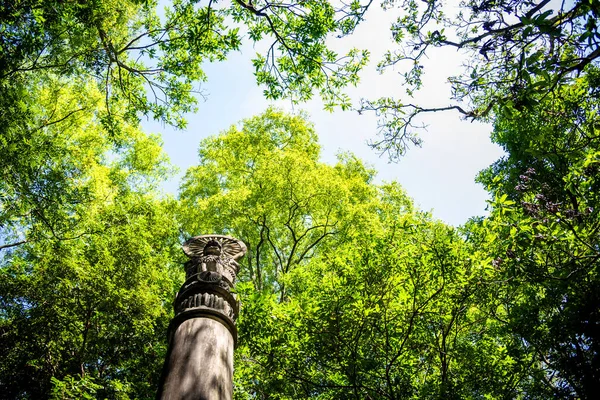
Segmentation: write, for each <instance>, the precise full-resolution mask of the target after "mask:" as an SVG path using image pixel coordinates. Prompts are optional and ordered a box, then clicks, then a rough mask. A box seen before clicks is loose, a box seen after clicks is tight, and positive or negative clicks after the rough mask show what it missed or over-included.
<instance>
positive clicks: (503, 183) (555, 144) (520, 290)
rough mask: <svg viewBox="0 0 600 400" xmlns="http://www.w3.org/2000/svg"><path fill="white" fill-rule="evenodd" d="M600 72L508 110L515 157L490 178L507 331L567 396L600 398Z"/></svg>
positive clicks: (552, 389)
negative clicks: (531, 105)
mask: <svg viewBox="0 0 600 400" xmlns="http://www.w3.org/2000/svg"><path fill="white" fill-rule="evenodd" d="M598 77H599V73H598V70H597V69H596V68H588V70H587V72H586V73H585V74H584V75H583V76H582V77H581V78H579V79H578V80H577V81H576V82H574V83H573V84H572V85H566V86H562V87H560V88H558V89H557V92H556V93H554V94H552V95H549V96H546V97H545V98H543V99H541V100H540V103H539V105H538V106H536V107H535V108H534V109H533V110H531V111H520V112H519V111H515V112H514V115H512V116H511V117H508V116H507V117H503V118H499V119H498V120H497V121H496V124H495V132H494V136H493V137H494V139H495V140H496V141H497V142H498V143H500V144H501V145H503V146H504V147H505V149H506V150H507V151H508V155H507V156H506V157H504V158H503V159H501V160H499V161H498V162H496V163H495V164H494V165H493V166H491V167H490V168H489V169H488V170H486V171H484V172H483V173H482V174H481V176H480V180H481V181H482V182H484V183H485V184H487V185H488V187H489V188H490V190H491V191H492V193H493V194H494V196H495V200H494V202H493V203H492V205H493V210H492V215H491V218H490V220H489V221H487V223H486V226H487V228H486V229H487V231H488V239H487V240H488V241H489V244H488V249H489V252H490V255H491V256H492V257H493V258H494V259H495V260H494V264H495V266H496V269H497V271H498V275H499V276H498V277H496V278H494V279H495V280H497V281H500V282H504V284H503V286H504V287H503V292H504V295H503V296H500V297H499V298H503V299H505V301H506V300H508V301H507V302H505V303H504V304H501V307H502V308H503V309H504V314H505V317H504V318H505V321H506V323H507V329H509V330H510V331H512V332H514V333H516V334H518V335H519V336H520V337H521V338H522V340H523V341H524V343H527V347H528V348H529V350H531V351H532V352H533V353H534V354H535V356H536V358H537V362H538V363H539V364H540V365H542V366H543V367H544V369H546V371H547V372H546V373H545V374H544V375H543V376H542V377H541V378H542V379H541V380H540V381H539V382H538V383H539V385H540V386H542V387H543V388H544V389H545V390H546V391H547V392H548V395H554V396H558V397H564V398H571V397H578V398H590V399H591V398H594V397H595V396H596V393H597V382H598V378H599V377H600V358H599V354H600V331H599V330H598V326H600V322H599V319H598V318H599V314H598V309H599V308H600V298H599V297H598V293H599V291H598V289H599V287H600V281H599V280H598V277H599V275H598V260H600V252H599V251H598V249H599V243H598V230H599V229H600V219H599V214H598V210H599V206H600V204H599V203H598V202H599V200H600V198H599V197H598V185H599V182H598V173H597V172H598V166H599V165H600V158H599V155H600V147H599V146H600V142H599V140H598V86H597V82H598Z"/></svg>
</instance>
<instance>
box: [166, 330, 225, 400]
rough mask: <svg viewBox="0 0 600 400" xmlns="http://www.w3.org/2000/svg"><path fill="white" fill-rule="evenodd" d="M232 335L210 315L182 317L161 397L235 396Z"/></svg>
mask: <svg viewBox="0 0 600 400" xmlns="http://www.w3.org/2000/svg"><path fill="white" fill-rule="evenodd" d="M233 347H234V346H233V337H232V335H231V333H230V332H229V329H227V327H226V326H225V325H223V323H221V322H219V321H216V320H214V319H209V318H192V319H188V320H185V321H183V322H182V323H181V324H179V326H178V327H177V329H176V330H175V332H174V333H173V337H172V340H171V346H170V349H169V354H168V355H167V362H166V364H165V371H166V374H165V378H164V383H163V386H162V388H161V389H162V390H161V392H159V395H158V398H159V399H162V400H192V399H193V400H224V399H231V398H232V396H233V381H232V376H233Z"/></svg>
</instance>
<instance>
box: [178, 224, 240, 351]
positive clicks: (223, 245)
mask: <svg viewBox="0 0 600 400" xmlns="http://www.w3.org/2000/svg"><path fill="white" fill-rule="evenodd" d="M182 247H183V252H184V253H185V255H186V256H188V257H189V258H190V260H189V261H188V262H187V263H186V264H185V272H186V280H185V283H184V284H183V285H182V286H181V289H180V290H179V292H178V293H177V296H176V298H175V302H174V307H175V318H174V319H173V321H171V326H170V329H169V337H171V334H172V332H173V330H174V329H176V327H177V326H178V325H179V324H180V323H181V322H183V321H184V320H186V319H189V318H198V317H204V318H211V319H216V320H218V321H220V322H222V323H223V324H224V325H225V326H227V328H228V329H229V331H230V332H231V335H232V337H233V338H234V342H235V341H237V329H236V327H235V321H236V320H237V317H238V314H239V301H238V300H237V298H236V295H235V294H234V293H232V289H233V285H234V283H235V279H236V276H237V273H238V270H239V264H238V260H239V259H240V258H242V257H243V256H244V254H246V251H247V249H246V245H245V244H244V243H243V242H242V241H240V240H237V239H234V238H232V237H229V236H222V235H202V236H196V237H193V238H191V239H189V240H188V241H186V242H185V243H184V244H183V246H182Z"/></svg>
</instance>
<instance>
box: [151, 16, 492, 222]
mask: <svg viewBox="0 0 600 400" xmlns="http://www.w3.org/2000/svg"><path fill="white" fill-rule="evenodd" d="M369 11H372V12H371V13H370V14H368V15H367V17H368V19H367V20H366V21H365V23H363V24H362V26H360V27H359V29H357V31H356V32H355V34H354V35H352V37H349V38H345V39H343V40H337V39H332V40H331V42H330V43H331V46H332V47H334V48H335V50H336V51H338V52H339V53H343V52H344V51H347V50H348V49H349V48H351V47H358V48H367V49H368V50H369V51H370V52H371V63H370V64H369V65H368V66H367V67H366V69H365V71H364V72H363V74H362V75H361V82H360V84H359V85H358V87H356V88H350V89H349V90H348V93H349V94H350V95H351V97H352V98H353V100H354V101H355V102H356V103H358V100H359V99H360V98H361V97H366V98H376V97H379V96H394V97H401V98H405V97H403V96H405V93H404V90H403V89H402V87H401V84H400V82H401V81H400V76H399V74H398V72H399V71H388V72H386V73H385V74H383V75H382V74H379V73H377V72H376V71H375V64H376V63H377V61H378V60H379V58H380V57H381V55H382V54H383V52H384V51H385V50H387V49H390V48H393V47H394V44H393V42H392V41H391V35H390V33H389V26H390V22H391V18H393V17H394V13H393V12H383V11H382V10H380V9H378V8H374V9H372V10H369ZM263 45H267V43H261V44H258V45H257V46H256V47H253V46H251V45H245V46H244V47H243V48H242V51H241V52H239V53H232V54H231V55H230V57H229V58H228V59H227V61H225V62H220V63H211V64H207V65H206V66H205V71H206V73H207V75H208V82H206V83H203V84H202V85H201V90H202V92H203V93H204V94H205V95H206V100H204V99H201V100H200V103H199V105H198V112H197V113H195V114H193V115H188V117H187V119H188V127H187V129H186V130H184V131H175V130H173V129H172V128H171V127H168V126H162V125H160V124H157V123H154V122H152V121H146V122H144V123H143V125H144V127H145V129H146V130H147V131H149V132H158V133H161V134H162V136H163V140H164V144H165V145H164V148H165V150H166V152H167V153H168V154H169V156H170V158H171V162H172V163H173V164H174V165H176V166H177V167H179V169H180V174H179V175H176V176H173V177H172V178H171V179H170V180H169V182H168V183H167V184H166V185H165V190H166V191H168V192H170V193H173V194H176V193H177V188H178V186H179V181H180V179H181V176H182V174H183V173H184V172H185V170H186V169H187V168H189V167H190V166H192V165H195V164H197V162H198V156H197V148H198V143H199V142H200V140H201V139H203V138H205V137H207V136H209V135H212V134H217V133H219V132H221V131H222V130H224V129H226V128H228V127H229V126H230V125H232V124H235V123H237V122H239V121H240V120H242V119H244V118H248V117H251V116H252V115H256V114H259V113H261V112H262V111H264V110H265V109H266V108H267V107H268V106H269V105H271V104H273V105H275V106H278V107H280V108H283V109H285V110H288V111H294V110H296V111H297V110H300V109H302V110H305V111H307V112H308V113H309V114H310V116H311V120H312V122H313V123H314V125H315V129H316V131H317V133H318V134H319V140H320V143H321V146H322V156H323V161H325V162H330V163H333V162H335V154H336V153H338V152H339V151H351V152H353V153H354V154H356V155H358V156H359V157H360V158H362V159H363V160H364V161H365V162H367V163H369V164H371V165H373V166H374V167H375V168H376V170H377V171H378V172H379V173H378V179H379V181H391V180H396V181H398V182H400V183H401V184H402V186H403V187H404V188H405V189H406V190H407V192H408V194H409V195H410V196H411V197H412V198H413V199H414V200H415V203H416V204H417V205H418V207H420V208H421V209H423V210H426V211H431V212H432V213H433V215H434V217H436V218H439V219H441V220H443V221H445V222H447V223H449V224H452V225H455V226H458V225H460V224H462V223H464V222H466V220H467V219H468V218H469V217H471V216H475V215H484V214H485V207H486V202H485V200H486V199H487V198H488V195H487V193H486V192H485V191H484V190H483V188H482V187H480V186H479V185H477V184H476V183H475V182H474V178H475V176H476V174H477V172H478V171H480V170H481V169H483V168H485V167H486V166H488V165H489V164H491V163H492V162H493V161H495V160H496V159H498V158H499V157H500V156H502V154H503V153H502V150H501V149H500V148H499V147H498V146H496V145H493V144H492V143H491V142H490V140H489V133H490V131H491V129H492V128H491V126H490V125H485V124H480V123H471V122H468V121H463V120H461V119H460V116H459V114H457V113H454V112H445V113H433V114H427V115H425V116H424V118H423V119H422V121H423V122H424V123H425V124H427V125H428V130H427V131H425V132H422V135H421V137H422V138H423V140H424V144H423V146H422V148H411V149H410V150H409V151H408V153H407V155H406V156H405V157H404V158H403V159H402V160H401V161H400V162H399V163H395V164H390V163H388V161H387V157H386V156H385V155H384V156H381V157H380V156H379V154H377V153H376V152H375V151H373V150H372V149H371V148H369V147H368V145H367V141H368V140H369V139H374V138H375V137H376V134H377V118H376V117H375V115H372V114H363V115H358V113H356V112H355V111H348V112H342V111H340V110H336V111H334V112H333V113H329V112H326V111H324V110H323V107H322V103H321V102H320V100H318V99H315V100H311V101H310V102H307V103H305V104H302V105H300V106H296V107H293V106H292V105H291V104H290V103H289V102H287V101H280V102H277V103H271V102H268V101H267V100H265V99H264V97H263V95H262V88H260V87H258V86H257V85H256V83H255V79H254V76H253V74H252V72H253V69H252V65H251V62H250V60H251V58H252V56H253V55H254V54H255V53H256V52H257V51H261V48H262V47H263ZM460 64H461V58H460V54H459V53H457V52H456V51H453V50H451V49H443V50H439V51H436V52H432V53H431V54H430V58H429V59H428V60H427V62H426V64H425V73H426V74H425V79H424V80H425V82H424V89H423V90H422V91H420V93H419V94H418V95H417V96H416V99H415V101H417V102H420V103H421V104H423V105H424V106H446V105H448V104H449V103H450V100H449V96H450V90H449V86H448V84H447V77H448V76H449V75H452V74H456V73H458V72H459V71H460V69H459V67H460Z"/></svg>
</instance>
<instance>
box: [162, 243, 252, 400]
mask: <svg viewBox="0 0 600 400" xmlns="http://www.w3.org/2000/svg"><path fill="white" fill-rule="evenodd" d="M183 252H184V253H185V254H186V255H187V256H188V257H189V258H190V260H189V261H188V262H187V263H186V264H185V269H186V281H185V283H184V284H183V285H182V286H181V289H180V290H179V293H177V296H176V298H175V318H173V320H172V321H171V324H170V325H169V333H168V337H169V349H168V352H167V359H166V360H165V365H164V368H163V373H162V377H161V384H160V387H159V389H158V394H157V399H161V400H192V399H193V400H230V399H232V398H233V380H232V379H233V349H234V348H235V345H236V341H237V329H236V327H235V321H236V319H237V316H238V312H239V302H238V300H237V299H236V296H235V294H234V293H232V292H231V289H233V285H234V283H235V277H236V275H237V272H238V269H239V264H238V263H237V260H239V259H240V258H241V257H243V256H244V254H245V253H246V246H245V245H244V243H242V242H241V241H239V240H236V239H234V238H231V237H228V236H221V235H203V236H196V237H194V238H192V239H190V240H188V241H187V242H185V243H184V244H183Z"/></svg>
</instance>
